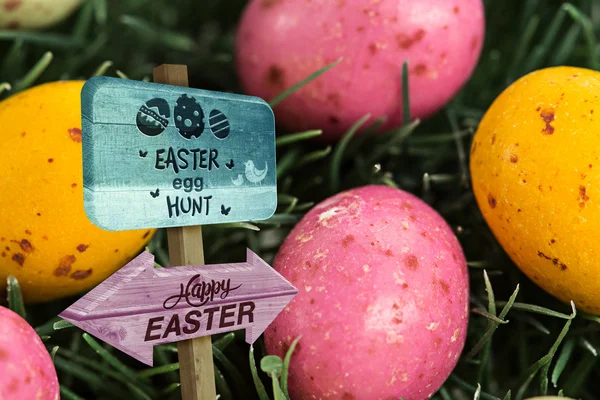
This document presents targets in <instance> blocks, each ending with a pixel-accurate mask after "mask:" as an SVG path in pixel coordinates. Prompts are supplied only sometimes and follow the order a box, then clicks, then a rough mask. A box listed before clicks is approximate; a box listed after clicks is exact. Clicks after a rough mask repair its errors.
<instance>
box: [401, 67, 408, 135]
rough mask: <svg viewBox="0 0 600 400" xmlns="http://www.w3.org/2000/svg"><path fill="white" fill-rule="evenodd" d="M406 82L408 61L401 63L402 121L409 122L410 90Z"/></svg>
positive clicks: (406, 123)
mask: <svg viewBox="0 0 600 400" xmlns="http://www.w3.org/2000/svg"><path fill="white" fill-rule="evenodd" d="M409 89H410V88H409V82H408V61H404V62H403V63H402V122H403V123H404V125H408V124H410V90H409Z"/></svg>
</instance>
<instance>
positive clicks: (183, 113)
mask: <svg viewBox="0 0 600 400" xmlns="http://www.w3.org/2000/svg"><path fill="white" fill-rule="evenodd" d="M175 126H176V127H177V129H179V134H180V135H181V136H183V137H184V138H186V139H191V138H197V137H200V135H202V132H204V112H203V111H202V108H200V104H198V103H197V102H196V99H195V98H193V97H190V96H188V95H187V94H184V95H183V96H181V97H180V98H178V99H177V105H176V106H175Z"/></svg>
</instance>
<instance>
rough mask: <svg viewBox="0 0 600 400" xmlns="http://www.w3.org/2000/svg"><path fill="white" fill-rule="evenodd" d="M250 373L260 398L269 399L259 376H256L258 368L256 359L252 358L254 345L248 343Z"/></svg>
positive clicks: (262, 399)
mask: <svg viewBox="0 0 600 400" xmlns="http://www.w3.org/2000/svg"><path fill="white" fill-rule="evenodd" d="M249 355H250V356H249V359H250V373H251V374H252V380H253V381H254V387H255V388H256V392H257V394H258V397H259V399H260V400H270V399H269V396H268V395H267V391H266V389H265V385H263V383H262V381H261V380H260V377H259V376H258V370H257V369H256V360H255V359H254V346H252V345H250V354H249Z"/></svg>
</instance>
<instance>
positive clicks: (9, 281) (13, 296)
mask: <svg viewBox="0 0 600 400" xmlns="http://www.w3.org/2000/svg"><path fill="white" fill-rule="evenodd" d="M6 294H7V298H8V308H10V309H11V310H12V311H14V312H15V313H17V314H19V315H20V316H21V318H23V319H27V313H26V312H25V303H24V302H23V295H22V294H21V286H20V285H19V281H17V278H15V277H14V276H12V275H9V276H8V278H6Z"/></svg>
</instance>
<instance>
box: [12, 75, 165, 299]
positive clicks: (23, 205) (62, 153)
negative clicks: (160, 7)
mask: <svg viewBox="0 0 600 400" xmlns="http://www.w3.org/2000/svg"><path fill="white" fill-rule="evenodd" d="M83 83H84V82H83V81H68V82H54V83H48V84H45V85H41V86H37V87H34V88H32V89H29V90H26V91H24V92H21V93H19V94H17V95H14V96H12V97H9V98H8V99H7V100H4V101H2V102H0V126H2V129H1V130H0V171H2V173H1V174H0V282H6V278H7V276H8V275H11V274H12V275H14V276H15V277H16V278H17V279H18V280H19V283H20V284H21V288H22V291H23V295H24V298H25V301H26V302H40V301H47V300H52V299H56V298H60V297H64V296H68V295H72V294H75V293H79V292H81V291H83V290H85V289H89V288H90V287H92V286H94V285H96V284H98V283H99V282H101V281H102V280H104V279H106V278H107V277H108V276H109V275H111V274H112V273H113V272H114V271H116V270H117V269H118V268H120V267H122V266H123V265H125V264H126V263H127V262H128V261H129V260H130V259H131V258H132V257H134V256H135V255H136V254H137V252H138V251H139V250H140V249H141V248H143V246H144V244H145V243H147V242H148V240H150V237H151V236H152V233H153V232H154V231H153V230H141V231H125V232H109V231H105V230H102V229H100V228H98V227H96V226H95V225H93V224H92V223H91V222H90V221H89V219H88V218H87V216H86V215H85V212H84V209H83V172H82V152H81V102H80V94H81V88H82V86H83Z"/></svg>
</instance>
